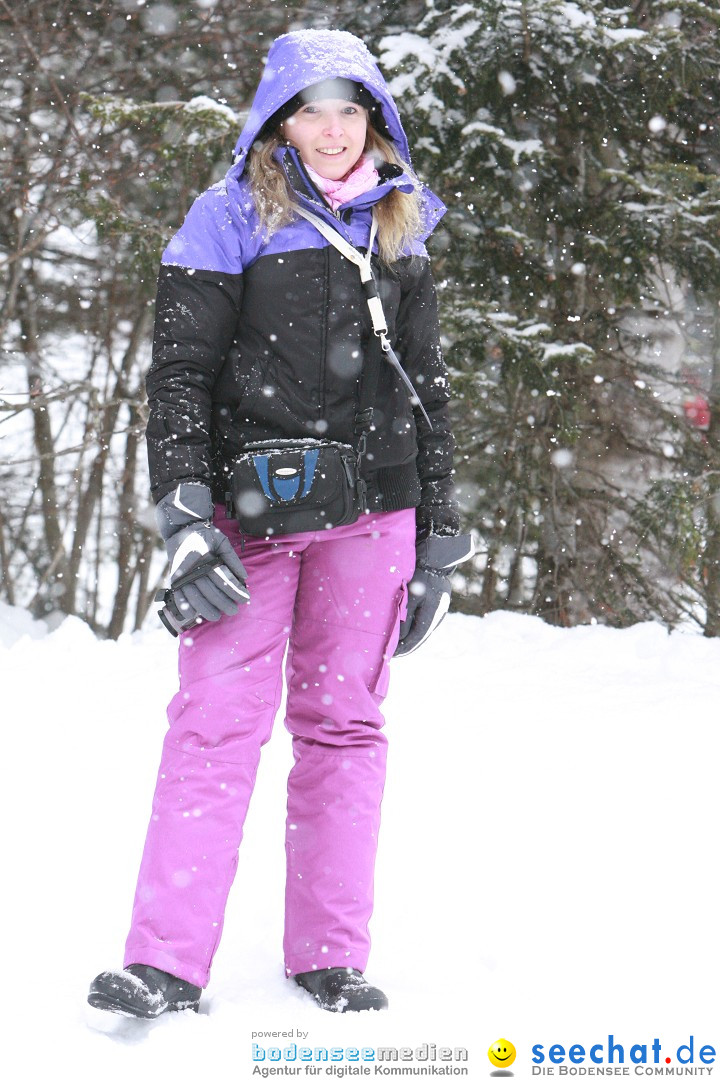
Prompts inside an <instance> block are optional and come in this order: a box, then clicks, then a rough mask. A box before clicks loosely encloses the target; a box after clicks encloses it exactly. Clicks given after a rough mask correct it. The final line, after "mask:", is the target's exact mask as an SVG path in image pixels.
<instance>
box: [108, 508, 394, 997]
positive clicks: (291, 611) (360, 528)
mask: <svg viewBox="0 0 720 1080" xmlns="http://www.w3.org/2000/svg"><path fill="white" fill-rule="evenodd" d="M215 524H216V525H217V526H218V527H219V528H221V529H222V530H223V531H224V532H225V533H226V535H227V536H229V537H230V539H231V540H232V541H233V544H234V545H235V547H236V550H237V552H238V555H239V556H240V558H241V559H242V561H243V563H244V565H245V567H246V569H247V572H248V586H249V589H250V596H251V599H250V603H249V604H246V605H245V606H244V607H242V608H241V609H240V611H239V613H238V614H237V615H235V616H232V617H223V618H222V619H221V620H220V621H219V622H217V623H203V624H201V625H200V626H199V627H196V628H194V629H193V630H190V631H187V632H186V633H185V634H183V635H181V639H180V651H179V673H180V688H179V690H178V692H177V694H175V696H174V697H173V699H172V701H171V702H170V705H169V707H168V719H169V723H170V727H169V730H168V732H167V735H166V737H165V741H164V744H163V751H162V758H161V762H160V769H159V773H158V779H157V786H156V789H155V795H154V799H153V806H152V816H151V820H150V824H149V826H148V833H147V839H146V842H145V849H144V852H143V857H142V863H141V867H140V874H139V879H138V884H137V890H136V894H135V902H134V906H133V914H132V924H131V929H130V934H129V936H128V940H127V945H126V950H125V965H126V966H127V965H128V964H133V963H137V964H151V965H152V966H153V967H157V968H160V969H162V970H163V971H168V972H171V973H172V974H174V975H177V976H178V977H180V978H183V979H187V980H188V981H189V982H191V983H194V984H195V985H197V986H206V985H207V982H208V979H209V972H210V965H211V963H212V958H213V955H214V953H215V950H216V948H217V945H218V942H219V940H220V934H221V932H222V926H223V917H224V911H225V904H226V901H227V896H228V892H229V890H230V886H231V884H232V881H233V878H234V876H235V870H236V866H237V857H238V847H239V845H240V841H241V839H242V831H243V823H244V821H245V815H246V813H247V809H248V804H249V801H250V796H251V794H252V790H253V786H254V783H255V776H256V772H257V767H258V762H259V759H260V749H261V747H262V745H263V744H264V743H265V742H267V740H268V739H269V737H270V734H271V730H272V725H273V720H274V717H275V713H276V712H277V709H278V706H279V704H280V699H281V693H282V685H283V660H284V658H285V651H286V648H287V658H286V660H285V676H286V682H287V708H286V716H285V723H286V726H287V728H288V730H289V731H290V733H291V734H292V740H293V755H294V765H293V767H292V769H291V771H290V776H289V779H288V801H287V826H286V852H287V879H286V893H285V935H284V953H285V966H286V971H287V974H288V975H292V974H295V973H297V972H302V971H310V970H312V969H313V968H316V967H317V968H324V967H339V966H347V967H354V968H358V969H359V970H360V971H363V970H364V969H365V965H366V963H367V957H368V951H369V946H370V939H369V935H368V920H369V918H370V915H371V913H372V904H373V873H374V866H375V852H376V847H377V835H378V827H379V824H380V803H381V799H382V793H383V786H384V780H385V756H386V739H385V735H384V733H383V731H382V727H383V717H382V715H381V713H380V705H381V703H382V701H383V699H384V697H385V694H386V693H387V685H388V660H389V658H390V656H392V653H393V651H394V649H395V645H396V642H397V637H398V629H399V623H400V620H401V618H402V616H403V614H404V605H405V600H406V595H407V593H406V586H407V582H408V581H409V580H410V577H411V576H412V573H413V568H414V562H415V511H414V510H399V511H394V512H389V513H381V514H370V515H365V516H363V517H361V518H360V519H359V520H358V521H357V522H355V524H353V525H344V526H341V527H339V528H337V529H332V530H329V531H327V532H312V533H295V534H292V535H288V536H284V537H278V538H277V539H276V540H274V541H273V542H269V541H266V540H260V539H254V538H248V537H246V538H245V543H244V547H243V548H242V549H241V545H240V535H239V532H238V529H237V526H236V524H235V522H233V521H229V520H227V519H226V517H225V513H224V510H222V509H221V508H218V509H217V511H216V517H215Z"/></svg>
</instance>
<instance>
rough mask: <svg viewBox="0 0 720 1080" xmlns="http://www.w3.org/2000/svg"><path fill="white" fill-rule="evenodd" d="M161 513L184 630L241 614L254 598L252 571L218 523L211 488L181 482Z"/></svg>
mask: <svg viewBox="0 0 720 1080" xmlns="http://www.w3.org/2000/svg"><path fill="white" fill-rule="evenodd" d="M155 509H156V514H157V522H158V528H159V530H160V535H161V536H162V538H163V540H164V541H165V548H166V550H167V555H168V561H169V563H170V587H171V591H172V599H173V602H174V604H175V606H176V608H177V610H178V612H179V614H180V617H181V623H180V628H181V629H184V628H185V627H187V626H191V625H192V624H193V623H194V622H196V621H198V620H199V619H207V620H209V621H210V622H217V620H218V619H219V618H221V616H222V615H235V614H237V611H238V607H239V605H240V604H245V603H247V601H248V600H249V599H250V593H249V592H248V589H247V573H246V571H245V567H244V566H243V564H242V563H241V562H240V559H239V558H238V557H237V555H236V554H235V550H234V548H233V546H232V544H231V543H230V541H229V540H228V538H227V537H226V536H225V535H224V533H222V532H221V531H220V529H218V528H216V527H215V526H214V525H213V524H212V516H213V502H212V495H211V494H210V489H209V488H208V487H206V486H205V484H193V483H186V484H178V486H177V488H176V489H175V491H171V492H170V493H169V494H168V495H165V496H164V498H162V499H161V500H160V502H159V503H158V504H157V507H156V508H155ZM188 578H190V579H192V580H187V579H188Z"/></svg>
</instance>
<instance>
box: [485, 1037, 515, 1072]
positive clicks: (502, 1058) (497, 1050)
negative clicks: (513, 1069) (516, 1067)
mask: <svg viewBox="0 0 720 1080" xmlns="http://www.w3.org/2000/svg"><path fill="white" fill-rule="evenodd" d="M488 1057H489V1058H490V1064H491V1065H496V1066H497V1067H498V1068H499V1069H509V1068H510V1066H511V1065H512V1063H513V1061H514V1060H515V1047H514V1046H513V1044H512V1043H511V1042H508V1040H507V1039H498V1040H497V1042H494V1043H493V1044H492V1046H491V1047H490V1049H489V1050H488Z"/></svg>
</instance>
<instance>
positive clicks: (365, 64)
mask: <svg viewBox="0 0 720 1080" xmlns="http://www.w3.org/2000/svg"><path fill="white" fill-rule="evenodd" d="M338 76H340V77H342V78H345V79H352V80H353V81H354V82H358V83H360V84H361V85H362V86H364V87H365V89H366V90H368V91H369V92H370V93H371V94H372V96H373V97H374V98H375V100H376V101H377V102H378V104H379V106H380V108H381V110H382V114H383V119H384V121H385V125H386V127H387V130H388V134H389V135H390V138H391V139H392V140H393V142H394V143H395V145H396V147H397V150H398V153H399V154H400V156H401V158H402V159H403V160H404V161H407V162H408V163H409V161H410V150H409V148H408V141H407V137H406V135H405V132H404V131H403V126H402V123H401V121H400V115H399V113H398V110H397V106H396V105H395V102H394V101H393V99H392V96H391V94H390V91H389V89H388V86H387V83H386V82H385V79H384V78H383V76H382V75H381V73H380V69H379V68H378V66H377V64H376V63H375V61H374V60H373V58H372V56H371V55H370V52H369V50H368V48H367V46H366V45H365V44H364V42H362V41H360V39H359V38H356V37H355V35H354V34H350V33H348V32H347V31H346V30H293V31H292V32H291V33H289V34H283V35H282V36H281V37H279V38H277V39H276V40H275V41H274V42H273V44H272V45H271V47H270V51H269V53H268V58H267V63H266V65H265V70H264V72H263V75H262V78H261V80H260V85H259V86H258V88H257V92H256V94H255V99H254V101H253V103H252V108H251V109H250V113H249V115H248V118H247V121H246V123H245V127H244V128H243V129H242V131H241V133H240V137H239V139H238V141H237V145H236V146H235V156H234V166H233V169H232V171H233V174H234V175H235V177H236V178H238V177H239V176H240V174H241V173H242V170H243V168H244V165H245V158H246V157H247V153H248V150H249V149H250V147H251V146H252V145H253V143H254V142H255V140H256V138H257V137H258V135H259V133H260V131H261V130H262V128H263V127H264V125H265V124H266V122H267V121H268V120H269V119H270V117H271V116H273V114H274V113H276V112H277V111H278V109H280V108H281V107H282V106H283V105H284V104H285V103H286V102H287V101H289V100H290V99H291V98H293V97H295V95H296V94H299V93H300V91H301V90H304V89H305V87H307V86H312V85H313V84H314V83H318V82H321V81H322V80H323V79H330V78H337V77H338Z"/></svg>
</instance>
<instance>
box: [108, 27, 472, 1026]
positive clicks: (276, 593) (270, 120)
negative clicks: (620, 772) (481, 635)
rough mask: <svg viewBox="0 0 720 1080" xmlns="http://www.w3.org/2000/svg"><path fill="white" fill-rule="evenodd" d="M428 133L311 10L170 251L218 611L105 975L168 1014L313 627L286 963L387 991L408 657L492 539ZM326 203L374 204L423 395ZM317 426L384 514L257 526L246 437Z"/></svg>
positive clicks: (408, 355)
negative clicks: (454, 376) (381, 837)
mask: <svg viewBox="0 0 720 1080" xmlns="http://www.w3.org/2000/svg"><path fill="white" fill-rule="evenodd" d="M408 158H409V153H408V146H407V140H406V137H405V134H404V132H403V129H402V125H401V123H400V119H399V116H398V112H397V109H396V107H395V104H394V102H393V100H392V98H391V96H390V93H389V91H388V88H387V86H386V84H385V81H384V79H383V78H382V75H381V74H380V72H379V70H378V69H377V67H376V65H375V64H374V62H373V61H372V58H371V57H370V54H369V52H368V51H367V49H366V48H365V46H364V45H363V44H362V42H360V41H359V40H358V39H357V38H355V37H353V36H352V35H351V34H348V33H345V32H342V31H325V30H320V31H312V30H306V31H299V32H293V33H289V34H286V35H284V36H283V37H281V38H279V39H278V40H277V41H276V42H275V43H274V45H273V46H272V48H271V50H270V54H269V57H268V63H267V67H266V69H265V72H264V74H263V77H262V80H261V82H260V85H259V88H258V91H257V94H256V97H255V101H254V103H253V106H252V109H251V112H250V115H249V117H248V120H247V123H246V125H245V128H244V129H243V132H242V134H241V136H240V139H239V142H238V144H237V147H236V152H235V159H234V164H233V166H232V168H231V169H230V171H229V172H228V174H227V176H226V177H225V179H224V180H223V181H222V182H221V183H219V184H216V185H215V186H214V187H212V188H210V189H209V190H208V191H206V192H205V193H204V194H203V195H201V196H200V197H199V198H198V199H197V201H196V202H195V204H194V205H193V207H192V208H191V210H190V212H189V214H188V217H187V218H186V220H185V223H184V224H183V226H182V228H181V229H180V231H179V232H178V233H177V235H176V236H175V237H174V238H173V240H172V241H171V242H170V244H169V246H168V248H167V250H166V251H165V254H164V256H163V266H162V269H161V273H160V282H159V291H158V302H157V318H156V332H155V342H154V352H153V364H152V367H151V370H150V373H149V376H148V381H147V385H148V397H149V401H150V419H149V422H148V429H147V438H148V451H149V461H150V475H151V484H152V491H153V495H154V497H155V499H156V500H157V503H158V521H159V525H160V531H161V533H162V535H163V538H164V540H165V542H166V545H167V549H168V557H169V560H170V565H171V584H172V585H173V595H174V597H175V600H176V602H177V608H178V611H179V613H180V615H181V617H182V624H183V625H186V626H190V627H191V629H189V630H187V631H186V632H185V633H184V635H183V638H182V640H181V648H180V689H179V691H178V693H177V694H176V695H175V697H174V698H173V700H172V701H171V703H170V706H169V709H168V716H169V720H170V729H169V731H168V734H167V737H166V739H165V744H164V749H163V755H162V760H161V765H160V771H159V776H158V781H157V788H156V792H155V798H154V802H153V813H152V818H151V821H150V825H149V829H148V835H147V841H146V845H145V851H144V855H143V860H142V865H141V869H140V876H139V881H138V887H137V893H136V897H135V904H134V909H133V916H132V925H131V930H130V934H129V937H128V941H127V947H126V953H125V968H124V970H123V971H122V972H103V973H102V974H101V975H100V976H98V978H97V979H95V981H94V982H93V984H92V986H91V990H90V996H89V1001H90V1003H91V1004H93V1005H95V1006H96V1007H98V1008H104V1009H110V1010H113V1011H118V1012H123V1013H128V1014H130V1015H135V1016H142V1017H152V1016H157V1015H159V1014H160V1013H161V1012H164V1011H167V1010H178V1009H184V1008H192V1009H197V1008H198V1002H199V998H200V992H201V989H202V988H203V987H204V986H206V985H207V982H208V978H209V972H210V965H211V961H212V957H213V954H214V952H215V949H216V947H217V944H218V941H219V938H220V933H221V929H222V922H223V913H224V908H225V902H226V898H227V894H228V890H229V888H230V885H231V882H232V879H233V876H234V873H235V867H236V863H237V850H238V845H239V843H240V840H241V837H242V827H243V822H244V818H245V813H246V811H247V806H248V802H249V799H250V795H251V793H252V789H253V784H254V780H255V773H256V769H257V765H258V761H259V757H260V749H261V746H262V745H263V743H265V742H266V741H267V739H268V738H269V736H270V731H271V727H272V722H273V719H274V715H275V712H276V710H277V708H278V705H279V701H280V693H281V688H282V669H283V658H284V654H285V650H286V647H287V661H286V664H285V674H286V681H287V712H286V725H287V727H288V729H289V730H290V731H291V733H292V737H293V749H294V757H295V764H294V767H293V769H292V771H291V774H290V778H289V782H288V818H287V845H286V846H287V890H286V924H285V937H284V950H285V966H286V972H287V975H288V977H292V978H293V979H294V980H295V982H296V983H297V984H298V985H299V986H301V987H303V988H304V989H305V990H307V991H308V992H309V993H310V994H311V995H312V996H313V998H314V999H315V1000H316V1001H317V1002H318V1004H319V1005H321V1006H322V1007H323V1008H326V1009H332V1010H336V1011H344V1010H353V1011H358V1010H363V1009H377V1008H384V1007H386V1005H387V999H386V997H385V995H384V994H383V993H382V992H381V991H380V990H379V989H377V988H376V987H373V986H371V985H370V984H368V983H367V982H366V981H365V979H364V977H363V975H362V973H363V972H364V970H365V966H366V963H367V957H368V951H369V936H368V930H367V926H368V920H369V918H370V914H371V911H372V899H373V869H374V862H375V851H376V840H377V832H378V827H379V814H380V802H381V798H382V791H383V783H384V775H385V743H386V740H385V736H384V734H383V732H382V725H383V718H382V716H381V714H380V711H379V706H380V704H381V703H382V701H383V699H384V697H385V694H386V693H387V684H388V666H387V664H388V659H389V658H390V657H391V656H392V655H393V652H394V651H396V648H397V651H399V652H408V651H411V650H412V649H413V648H415V647H417V645H418V644H419V643H420V642H421V641H422V640H424V638H425V637H426V636H427V634H428V633H429V632H430V630H431V629H432V628H433V626H434V625H436V624H437V621H439V618H440V617H441V616H442V614H443V613H444V610H446V608H447V601H448V597H449V591H450V586H449V583H448V574H449V573H450V572H451V570H452V569H453V568H454V565H456V564H457V562H459V561H460V560H461V558H463V557H466V556H467V554H469V551H470V548H469V543H468V542H467V538H459V537H458V536H457V531H458V515H457V510H456V507H455V505H454V503H453V501H452V495H451V491H452V484H451V465H452V461H451V459H452V438H451V434H450V429H449V424H448V417H447V405H448V384H447V376H446V371H445V367H444V365H443V360H442V356H441V353H440V347H439V343H438V326H437V317H436V304H435V295H434V288H433V284H432V279H431V276H430V272H429V268H428V260H427V257H426V254H425V250H424V247H423V244H422V241H423V239H424V238H425V237H426V236H427V235H428V234H429V232H430V231H431V230H432V228H433V226H434V224H435V223H436V222H437V220H438V219H439V217H440V216H441V213H442V212H443V207H442V204H441V203H440V202H439V201H438V200H437V199H436V198H435V197H434V196H433V195H432V194H431V193H430V192H428V191H427V190H426V189H424V188H423V187H422V186H421V185H420V184H419V182H418V181H417V180H416V179H415V178H414V176H413V174H412V173H411V171H410V168H409V166H408V164H407V162H408ZM302 210H304V211H306V212H307V211H309V212H311V213H313V214H314V215H315V216H316V217H317V218H319V219H321V221H324V222H325V223H326V225H327V224H328V223H329V224H330V225H331V227H332V229H333V230H335V232H336V233H339V234H340V235H341V236H342V237H343V238H344V239H345V240H347V241H349V242H350V243H351V245H353V246H354V247H355V248H360V249H363V250H364V249H365V248H366V247H367V245H368V241H369V239H370V233H371V224H372V219H373V214H375V217H376V220H377V236H378V244H377V252H376V254H374V255H373V258H372V269H373V276H374V279H375V283H376V285H377V289H378V292H379V294H380V296H381V299H382V304H383V309H384V316H385V318H386V320H387V323H388V334H387V341H388V343H389V342H392V345H393V347H394V349H395V350H396V351H397V353H398V354H399V355H400V357H401V359H402V362H403V364H404V367H405V373H406V376H407V377H408V378H409V379H410V380H411V381H412V382H413V383H414V393H416V394H417V395H418V397H417V399H416V398H414V397H411V395H410V393H409V392H408V390H407V389H406V385H405V383H404V382H403V378H402V377H401V375H402V373H400V374H399V373H398V370H397V368H396V367H393V366H392V365H391V364H390V363H387V362H385V358H384V356H383V354H382V351H381V350H380V351H379V347H378V338H377V336H376V335H375V334H373V328H372V321H371V316H370V312H369V308H368V303H367V300H366V294H365V293H364V291H363V288H362V286H361V281H360V275H359V273H358V268H357V266H355V265H354V264H353V263H352V262H351V261H350V260H349V258H347V257H346V256H345V255H344V254H343V253H342V252H340V251H338V250H337V249H336V247H335V246H334V243H332V242H328V240H327V239H325V237H324V236H323V235H321V233H320V231H319V230H318V227H316V225H315V224H314V222H313V221H312V220H306V219H305V218H303V217H301V216H299V214H300V212H301V211H302ZM368 371H372V376H368V375H367V372H368ZM368 387H370V389H368ZM361 397H362V398H363V400H362V401H361V400H360V399H361ZM360 404H361V405H362V406H363V408H362V409H360V408H359V405H360ZM298 438H301V439H321V440H328V441H338V442H340V443H344V444H346V445H347V444H349V445H351V446H356V447H358V449H359V451H360V452H361V459H362V460H361V466H360V474H361V476H360V481H361V483H362V484H363V485H364V486H365V491H366V494H365V500H366V504H365V505H366V509H365V512H362V513H360V514H359V516H357V520H355V521H353V522H351V523H349V524H344V525H339V526H337V527H336V528H331V529H322V530H320V529H318V530H311V531H301V532H288V533H285V534H283V535H276V536H272V537H271V538H270V539H268V538H263V537H260V536H257V537H252V536H247V535H245V534H244V533H242V532H241V530H240V527H239V525H238V522H237V521H236V520H234V518H233V517H232V516H229V515H228V511H227V508H226V506H225V503H226V490H227V489H228V487H229V478H230V476H231V473H232V469H233V462H234V460H235V459H236V458H237V456H238V454H239V453H240V452H241V451H242V450H243V448H244V447H245V446H247V445H248V444H249V443H254V442H257V441H258V440H265V441H267V440H271V441H272V440H278V439H280V440H282V439H298ZM361 444H362V447H361ZM233 512H234V511H233V509H232V507H231V510H230V513H231V515H232V513H233ZM416 543H417V544H418V548H417V554H418V559H417V566H416ZM188 573H189V574H190V577H191V578H193V577H194V578H195V580H192V581H190V582H189V583H187V577H188ZM411 579H412V583H415V585H417V588H415V585H413V584H412V583H411ZM408 583H411V599H410V604H409V607H408V603H407V597H408ZM248 593H249V597H250V602H249V603H245V601H247V599H248ZM199 618H201V619H202V620H204V621H202V622H201V623H199V625H196V623H197V621H198V619H199ZM401 621H402V626H401ZM399 638H401V641H400V645H398V640H399Z"/></svg>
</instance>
